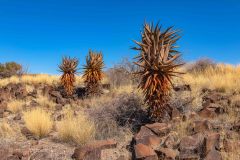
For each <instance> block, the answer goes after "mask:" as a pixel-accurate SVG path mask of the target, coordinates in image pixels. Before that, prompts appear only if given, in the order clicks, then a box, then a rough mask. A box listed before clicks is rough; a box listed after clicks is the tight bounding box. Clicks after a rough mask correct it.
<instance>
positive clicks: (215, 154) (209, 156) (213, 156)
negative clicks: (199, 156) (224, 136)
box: [204, 149, 222, 160]
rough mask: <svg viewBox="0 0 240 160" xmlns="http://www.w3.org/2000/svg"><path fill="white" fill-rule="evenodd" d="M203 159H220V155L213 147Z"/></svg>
mask: <svg viewBox="0 0 240 160" xmlns="http://www.w3.org/2000/svg"><path fill="white" fill-rule="evenodd" d="M204 160H222V156H221V154H220V152H218V151H216V150H215V149H213V150H211V151H210V152H209V153H208V154H207V156H206V157H205V159H204Z"/></svg>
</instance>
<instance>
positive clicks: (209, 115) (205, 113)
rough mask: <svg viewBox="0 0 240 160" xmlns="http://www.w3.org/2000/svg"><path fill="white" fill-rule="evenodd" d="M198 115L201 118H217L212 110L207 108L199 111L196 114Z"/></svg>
mask: <svg viewBox="0 0 240 160" xmlns="http://www.w3.org/2000/svg"><path fill="white" fill-rule="evenodd" d="M198 115H199V116H200V117H203V118H215V117H216V116H217V114H216V113H215V110H214V109H211V108H207V107H205V108H203V109H201V110H200V111H199V112H198Z"/></svg>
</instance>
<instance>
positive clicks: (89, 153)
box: [72, 140, 117, 160]
mask: <svg viewBox="0 0 240 160" xmlns="http://www.w3.org/2000/svg"><path fill="white" fill-rule="evenodd" d="M116 146H117V142H116V141H114V140H101V141H95V142H92V143H90V144H88V145H86V146H82V147H79V148H76V149H75V151H74V153H73V155H72V158H75V159H76V160H93V159H101V150H103V149H110V148H116Z"/></svg>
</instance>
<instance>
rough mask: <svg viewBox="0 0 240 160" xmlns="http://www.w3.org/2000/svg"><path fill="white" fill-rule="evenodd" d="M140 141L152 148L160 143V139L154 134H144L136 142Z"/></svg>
mask: <svg viewBox="0 0 240 160" xmlns="http://www.w3.org/2000/svg"><path fill="white" fill-rule="evenodd" d="M139 143H142V144H144V145H146V146H149V147H151V148H153V149H155V148H157V147H159V146H160V145H161V144H162V139H161V138H160V137H158V136H156V135H150V136H145V137H143V138H142V139H139V140H137V141H136V144H139Z"/></svg>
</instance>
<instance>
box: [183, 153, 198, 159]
mask: <svg viewBox="0 0 240 160" xmlns="http://www.w3.org/2000/svg"><path fill="white" fill-rule="evenodd" d="M179 160H200V156H199V155H198V154H195V153H180V154H179Z"/></svg>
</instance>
